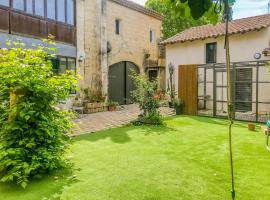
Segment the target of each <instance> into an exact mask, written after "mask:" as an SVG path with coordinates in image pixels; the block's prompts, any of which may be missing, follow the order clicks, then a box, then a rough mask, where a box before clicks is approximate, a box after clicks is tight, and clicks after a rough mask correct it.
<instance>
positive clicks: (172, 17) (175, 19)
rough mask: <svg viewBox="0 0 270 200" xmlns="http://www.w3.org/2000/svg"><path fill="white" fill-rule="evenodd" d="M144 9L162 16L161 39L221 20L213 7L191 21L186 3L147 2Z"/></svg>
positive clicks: (161, 0) (168, 0)
mask: <svg viewBox="0 0 270 200" xmlns="http://www.w3.org/2000/svg"><path fill="white" fill-rule="evenodd" d="M146 7H147V8H150V9H153V10H155V11H157V12H160V13H161V14H163V15H164V21H163V25H162V26H163V39H167V38H169V37H171V36H173V35H175V34H177V33H179V32H181V31H183V30H185V29H187V28H190V27H193V26H199V25H203V24H215V23H218V22H219V21H220V19H221V15H220V14H216V13H215V12H214V6H213V5H212V6H211V7H210V10H209V11H207V12H205V13H203V16H202V17H201V18H200V19H197V20H194V19H193V17H192V15H191V12H190V8H189V5H188V3H177V2H174V1H172V0H148V1H147V2H146Z"/></svg>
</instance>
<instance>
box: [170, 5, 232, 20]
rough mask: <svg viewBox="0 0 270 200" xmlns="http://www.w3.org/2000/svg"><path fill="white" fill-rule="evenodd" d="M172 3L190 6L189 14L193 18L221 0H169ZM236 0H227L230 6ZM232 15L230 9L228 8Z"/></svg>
mask: <svg viewBox="0 0 270 200" xmlns="http://www.w3.org/2000/svg"><path fill="white" fill-rule="evenodd" d="M170 1H171V2H172V3H173V4H174V5H176V6H177V5H183V4H187V5H188V7H189V8H190V13H191V16H192V17H193V18H194V19H196V20H197V19H199V18H201V17H202V16H203V15H204V14H205V13H207V12H209V11H210V10H211V9H212V8H214V7H213V4H214V3H216V2H218V3H222V2H223V0H203V1H202V0H170ZM235 1H236V0H228V2H229V5H230V7H232V6H233V4H234V3H235ZM230 12H231V17H232V9H230Z"/></svg>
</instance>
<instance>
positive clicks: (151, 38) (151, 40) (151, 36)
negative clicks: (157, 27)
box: [150, 30, 155, 43]
mask: <svg viewBox="0 0 270 200" xmlns="http://www.w3.org/2000/svg"><path fill="white" fill-rule="evenodd" d="M154 41H155V33H154V31H153V30H150V42H151V43H154Z"/></svg>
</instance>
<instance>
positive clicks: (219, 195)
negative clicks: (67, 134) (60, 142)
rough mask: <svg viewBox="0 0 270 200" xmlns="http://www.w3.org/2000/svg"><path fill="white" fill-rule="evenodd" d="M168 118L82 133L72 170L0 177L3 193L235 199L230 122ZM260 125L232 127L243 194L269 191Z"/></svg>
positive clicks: (11, 198)
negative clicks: (14, 180)
mask: <svg viewBox="0 0 270 200" xmlns="http://www.w3.org/2000/svg"><path fill="white" fill-rule="evenodd" d="M165 123H166V126H139V127H134V126H126V127H123V128H117V129H111V130H107V131H102V132H98V133H95V134H87V135H83V136H80V137H77V138H75V139H74V141H73V144H72V155H73V162H74V164H75V166H74V169H73V170H72V171H70V170H65V171H59V172H55V173H54V174H51V175H47V176H46V177H43V178H42V179H41V180H36V181H34V182H32V183H30V184H29V186H28V187H27V189H26V190H23V189H21V188H20V187H18V186H16V185H14V184H0V199H1V200H2V199H3V200H39V199H43V200H45V199H63V200H189V199H192V200H219V199H220V200H226V199H230V170H229V162H228V161H229V157H228V155H229V154H228V140H227V139H228V135H227V124H228V122H227V121H225V120H220V119H212V118H203V117H186V116H180V117H172V118H168V119H166V122H165ZM257 129H258V131H257V132H250V131H248V130H247V124H246V123H240V122H237V123H236V124H235V126H234V128H233V148H234V159H235V175H236V195H237V200H269V199H270V152H267V150H266V148H265V143H264V142H265V137H264V136H263V134H262V133H261V132H260V129H259V127H257Z"/></svg>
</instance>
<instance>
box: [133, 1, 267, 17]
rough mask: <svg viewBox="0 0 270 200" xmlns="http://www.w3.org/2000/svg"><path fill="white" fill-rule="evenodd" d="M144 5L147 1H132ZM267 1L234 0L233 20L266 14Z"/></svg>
mask: <svg viewBox="0 0 270 200" xmlns="http://www.w3.org/2000/svg"><path fill="white" fill-rule="evenodd" d="M132 1H135V2H137V3H139V4H141V5H144V4H145V2H146V1H147V0H132ZM268 2H269V0H236V3H235V5H234V16H233V18H234V19H239V18H243V17H249V16H254V15H261V14H266V13H267V12H268V9H267V4H268Z"/></svg>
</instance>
